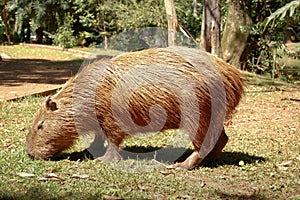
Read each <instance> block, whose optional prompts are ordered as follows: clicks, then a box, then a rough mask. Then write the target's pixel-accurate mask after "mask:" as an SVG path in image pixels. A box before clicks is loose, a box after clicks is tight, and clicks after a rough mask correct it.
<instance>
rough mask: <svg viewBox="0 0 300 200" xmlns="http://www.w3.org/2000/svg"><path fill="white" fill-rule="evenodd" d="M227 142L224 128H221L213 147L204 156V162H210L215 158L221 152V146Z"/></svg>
mask: <svg viewBox="0 0 300 200" xmlns="http://www.w3.org/2000/svg"><path fill="white" fill-rule="evenodd" d="M227 142H228V137H227V135H226V133H225V130H224V129H223V131H222V133H221V135H220V137H219V139H218V141H217V143H216V145H215V147H214V148H213V150H212V151H211V152H210V153H209V154H208V155H207V156H206V157H205V162H211V161H213V160H216V159H217V158H218V156H219V155H220V154H221V152H222V150H223V148H224V147H225V145H226V144H227Z"/></svg>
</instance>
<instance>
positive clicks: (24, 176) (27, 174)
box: [18, 172, 35, 178]
mask: <svg viewBox="0 0 300 200" xmlns="http://www.w3.org/2000/svg"><path fill="white" fill-rule="evenodd" d="M18 175H19V176H21V177H23V178H32V177H34V176H35V175H34V174H29V173H25V172H21V173H18Z"/></svg>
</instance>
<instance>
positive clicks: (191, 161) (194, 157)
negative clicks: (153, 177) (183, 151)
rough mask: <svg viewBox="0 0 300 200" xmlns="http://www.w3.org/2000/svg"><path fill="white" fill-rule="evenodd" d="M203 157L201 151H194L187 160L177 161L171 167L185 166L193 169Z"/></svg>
mask: <svg viewBox="0 0 300 200" xmlns="http://www.w3.org/2000/svg"><path fill="white" fill-rule="evenodd" d="M202 160H203V158H201V157H200V154H199V151H194V152H193V153H192V154H191V155H190V156H189V157H188V158H187V159H186V160H185V161H183V162H180V163H175V164H174V165H172V167H169V168H178V167H179V168H185V169H193V168H195V167H197V166H198V165H199V164H200V163H201V162H202Z"/></svg>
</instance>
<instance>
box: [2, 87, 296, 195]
mask: <svg viewBox="0 0 300 200" xmlns="http://www.w3.org/2000/svg"><path fill="white" fill-rule="evenodd" d="M279 94H280V93H279V92H276V91H275V92H269V93H268V94H267V95H268V97H269V96H270V95H276V96H278V95H279ZM262 95H266V94H261V93H250V94H248V97H247V99H250V100H249V101H250V102H249V104H250V103H252V104H253V102H256V101H257V100H259V99H261V98H262ZM298 97H299V95H298ZM43 100H44V98H43V97H42V98H40V97H28V98H25V99H23V100H19V101H16V102H11V101H9V102H8V101H2V102H0V110H1V113H0V119H1V125H0V132H1V135H0V151H1V157H0V169H1V170H0V178H1V182H2V184H1V185H0V199H96V198H99V199H101V198H104V197H106V196H114V197H122V198H125V199H177V198H184V199H195V198H200V199H223V198H225V199H228V198H230V199H242V198H251V199H264V198H271V199H273V198H276V199H285V198H287V197H289V198H291V199H299V195H300V191H299V188H300V187H299V186H300V183H299V167H300V164H299V159H300V155H299V142H300V139H299V130H294V129H291V130H289V131H287V132H280V131H278V130H277V129H280V127H281V126H282V125H281V124H277V125H276V126H273V125H272V124H268V122H267V121H266V122H265V123H264V122H259V121H257V122H255V123H251V125H249V126H252V125H253V124H254V125H255V126H257V127H255V128H253V129H251V130H252V132H249V131H248V130H247V129H246V128H244V126H241V127H239V124H236V126H237V127H238V128H236V129H235V128H230V127H229V128H228V134H229V136H230V142H229V144H228V145H227V146H226V148H225V150H224V151H225V153H223V154H222V157H221V158H220V159H219V160H218V161H217V162H216V163H213V164H207V165H205V166H202V167H200V168H197V169H194V170H190V171H187V170H179V171H177V170H167V169H166V168H165V167H164V166H163V165H151V162H152V161H151V160H148V161H141V162H139V163H138V164H139V165H141V166H140V170H139V168H135V170H132V163H133V161H132V160H124V161H120V162H119V163H107V164H103V163H99V162H96V161H94V160H91V159H85V160H83V161H71V160H68V159H64V160H60V161H39V160H36V161H33V160H31V159H30V158H29V157H28V156H27V155H26V153H25V149H24V145H25V136H26V134H27V132H28V130H29V129H30V126H31V123H32V120H33V115H34V113H35V112H36V111H37V109H38V107H39V105H40V104H41V102H42V101H43ZM265 103H268V102H265ZM282 103H283V104H285V105H278V106H284V107H288V108H292V107H293V106H297V105H298V104H296V105H290V104H291V103H287V102H282ZM248 106H250V107H252V106H251V105H248ZM261 106H263V104H262V105H261ZM294 109H295V107H294ZM246 110H247V109H246ZM240 112H241V116H243V114H245V116H247V115H250V114H251V112H249V113H244V112H243V111H240ZM237 114H238V113H237ZM256 115H258V113H256ZM241 116H236V117H235V118H234V121H235V120H237V121H239V120H241V119H240V117H241ZM287 117H288V116H287ZM297 117H298V118H296V119H288V120H292V121H290V123H292V122H293V123H295V124H297V123H299V121H300V116H299V113H298V115H297ZM266 120H268V119H266ZM269 120H270V119H269ZM246 121H247V119H246ZM248 124H250V123H248ZM263 126H267V128H268V129H272V128H273V130H271V133H267V132H266V133H264V132H258V133H259V134H258V135H255V131H259V130H261V129H262V127H263ZM281 128H282V127H281ZM294 128H295V127H294ZM296 128H297V127H296ZM280 130H281V129H280ZM296 131H298V132H296ZM272 133H273V134H272ZM150 140H151V142H152V143H154V144H155V140H157V138H154V139H151V138H150ZM128 144H129V146H130V144H133V143H132V142H130V140H129V142H128ZM158 144H159V143H158ZM164 144H165V143H161V144H159V145H161V146H164ZM147 145H148V143H143V141H141V143H140V146H145V147H147ZM75 149H76V148H75ZM241 160H243V162H244V164H242V163H241V162H240V161H241ZM289 160H291V161H292V164H290V165H288V166H284V167H283V168H282V169H281V168H279V167H278V166H277V165H278V164H280V163H283V162H286V161H289ZM147 166H151V167H150V168H149V170H145V168H146V167H147ZM285 168H286V169H285ZM20 172H25V173H32V174H34V175H35V177H33V178H23V177H20V176H19V175H18V173H20ZM51 172H55V174H57V175H58V176H59V178H61V180H58V181H54V180H48V181H41V180H39V179H41V178H43V177H45V176H46V175H47V174H49V173H51ZM72 174H81V175H82V174H87V175H88V176H89V178H88V179H75V178H72ZM105 195H106V196H105ZM297 195H298V197H297Z"/></svg>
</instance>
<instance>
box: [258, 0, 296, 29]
mask: <svg viewBox="0 0 300 200" xmlns="http://www.w3.org/2000/svg"><path fill="white" fill-rule="evenodd" d="M299 8H300V0H295V1H292V2H290V3H287V4H286V5H285V6H283V7H281V8H279V9H277V10H276V11H275V12H274V13H272V14H271V15H270V16H269V17H267V18H266V19H265V21H264V22H263V24H262V25H263V27H264V30H265V29H266V27H267V26H268V25H269V23H270V22H272V25H271V27H274V26H275V23H276V22H277V19H278V20H283V19H284V18H287V17H290V18H295V19H298V20H299V18H298V17H299V13H297V12H296V13H295V10H296V9H299ZM288 12H289V13H290V14H289V16H288V15H287V13H288ZM294 13H295V15H294Z"/></svg>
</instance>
